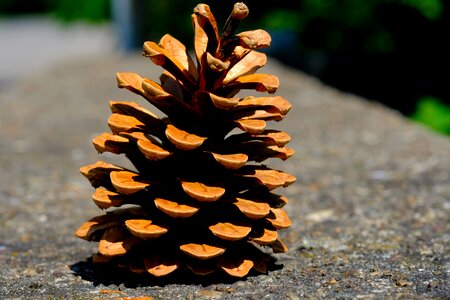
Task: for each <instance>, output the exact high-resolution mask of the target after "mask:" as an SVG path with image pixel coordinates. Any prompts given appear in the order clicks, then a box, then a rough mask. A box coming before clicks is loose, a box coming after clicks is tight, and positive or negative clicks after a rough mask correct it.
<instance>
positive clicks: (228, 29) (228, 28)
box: [222, 2, 249, 40]
mask: <svg viewBox="0 0 450 300" xmlns="http://www.w3.org/2000/svg"><path fill="white" fill-rule="evenodd" d="M248 13H249V10H248V7H247V5H245V4H244V3H243V2H238V3H236V4H235V5H234V7H233V11H232V12H231V14H230V16H229V17H228V19H227V21H226V22H225V25H224V27H223V30H222V40H225V39H228V38H229V37H231V36H233V35H234V33H235V32H236V29H237V27H238V26H239V22H240V21H241V20H242V19H244V18H245V17H247V16H248Z"/></svg>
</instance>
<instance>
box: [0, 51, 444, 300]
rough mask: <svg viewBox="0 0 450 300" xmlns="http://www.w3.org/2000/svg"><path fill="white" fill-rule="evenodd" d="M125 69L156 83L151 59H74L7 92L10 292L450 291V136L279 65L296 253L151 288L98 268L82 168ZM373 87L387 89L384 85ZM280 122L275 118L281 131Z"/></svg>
mask: <svg viewBox="0 0 450 300" xmlns="http://www.w3.org/2000/svg"><path fill="white" fill-rule="evenodd" d="M117 71H134V72H138V73H141V74H143V75H145V76H147V77H150V78H157V77H158V72H159V70H158V68H156V67H154V66H153V65H152V64H151V63H150V62H147V61H146V59H145V58H142V57H140V56H139V55H133V56H130V57H129V56H114V55H113V56H107V57H98V58H93V59H91V60H82V61H76V62H71V63H67V64H65V65H61V66H59V67H57V68H54V69H53V70H51V71H48V72H41V73H39V74H35V75H34V76H32V77H30V78H28V79H26V80H24V81H22V82H21V83H20V84H18V85H17V86H16V87H15V88H14V89H11V90H10V91H9V92H8V93H7V94H6V93H3V94H0V107H1V110H0V128H1V139H0V153H1V155H0V166H1V169H2V172H1V175H0V199H1V206H0V266H2V267H1V268H0V298H2V299H5V298H6V299H8V298H17V297H18V298H22V299H35V298H69V299H91V298H115V297H117V298H120V297H136V296H151V297H152V298H154V299H175V298H179V299H185V298H188V299H237V298H248V299H299V298H303V297H314V298H352V299H353V298H357V297H359V298H377V299H379V298H387V297H392V298H408V299H409V298H429V297H437V298H448V297H450V219H449V216H450V184H449V182H450V141H449V140H448V139H447V138H444V137H440V136H437V135H434V134H432V133H430V132H427V131H426V130H424V129H422V128H419V127H417V126H415V125H413V124H411V123H409V122H408V121H407V120H405V119H404V118H402V117H401V116H400V115H399V114H397V113H395V112H392V111H390V110H388V109H386V108H383V107H381V106H378V105H376V104H373V103H370V102H368V101H365V100H364V99H360V98H358V97H355V96H352V95H348V94H344V93H341V92H338V91H336V90H334V89H331V88H329V87H326V86H324V85H322V84H321V83H319V82H318V81H316V80H314V79H312V78H310V77H308V76H305V75H303V74H301V73H299V72H296V71H293V70H289V69H287V68H285V67H283V66H281V65H279V64H277V63H272V64H270V65H269V66H268V67H266V68H265V72H270V73H274V74H276V75H278V76H279V77H280V81H281V83H282V88H281V89H280V91H279V92H278V94H280V95H283V96H284V97H285V98H287V99H289V100H290V101H291V102H292V104H293V107H294V108H293V109H292V111H291V112H290V113H289V115H288V117H287V119H286V120H285V121H284V122H282V124H279V126H280V127H282V128H284V129H285V130H287V131H288V132H289V133H291V135H292V137H293V141H292V142H291V144H290V145H291V147H293V148H295V149H296V150H297V154H296V156H295V157H294V158H292V159H290V160H289V161H287V162H285V163H281V162H278V161H274V162H273V163H274V165H275V166H276V167H278V168H282V169H284V170H286V171H288V172H291V173H293V174H295V175H296V176H298V177H299V179H300V180H299V182H298V183H297V184H296V185H294V186H291V187H289V188H287V189H286V190H285V194H286V195H287V196H289V197H290V203H289V204H288V206H287V210H288V213H289V215H290V216H291V218H292V219H293V221H294V225H293V226H292V228H290V229H289V230H286V231H284V232H283V235H284V238H285V239H286V240H287V242H288V246H289V248H290V252H289V253H288V254H285V255H280V256H278V260H277V264H278V265H279V266H281V265H283V268H275V269H274V270H272V271H271V272H270V273H269V274H268V275H260V276H253V277H249V278H247V279H246V280H242V281H236V282H229V281H227V282H223V279H221V278H211V279H209V280H207V281H203V282H197V281H195V280H194V281H193V280H192V279H189V278H186V276H183V275H180V276H178V277H177V278H174V279H172V280H169V281H153V280H142V279H139V278H134V277H129V276H125V275H123V274H119V273H115V272H111V271H109V270H106V271H105V270H98V269H95V268H93V266H92V264H91V263H90V261H89V260H88V258H89V257H90V255H92V254H93V253H94V252H95V245H94V244H90V243H87V242H85V241H82V240H78V239H77V238H75V237H74V236H73V231H74V230H75V229H76V228H77V227H78V226H79V225H80V224H81V223H82V222H83V221H84V220H86V219H88V218H90V217H92V216H94V215H96V214H98V213H99V210H98V209H97V208H96V207H95V205H94V204H93V203H92V202H91V201H90V198H91V193H92V188H91V187H90V186H89V184H88V182H87V181H85V179H84V178H82V176H81V175H80V174H79V172H78V168H79V167H80V166H81V165H83V164H86V163H91V162H95V161H96V160H97V159H98V158H99V157H98V155H97V154H96V151H95V150H94V149H93V147H92V146H91V144H90V139H91V138H92V137H93V136H95V135H96V134H98V133H100V132H102V131H105V130H107V123H106V120H107V118H108V115H109V110H108V100H109V99H116V100H131V99H134V97H132V96H131V95H130V93H127V92H124V91H121V90H119V89H117V88H116V87H115V80H114V74H115V72H117ZM374 84H376V83H374ZM277 126H278V124H277Z"/></svg>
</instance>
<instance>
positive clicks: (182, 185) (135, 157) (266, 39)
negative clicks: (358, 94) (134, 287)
mask: <svg viewBox="0 0 450 300" xmlns="http://www.w3.org/2000/svg"><path fill="white" fill-rule="evenodd" d="M247 14H248V8H247V7H246V6H245V4H243V3H237V4H235V6H234V9H233V12H232V14H231V15H230V17H229V18H228V20H227V22H226V24H225V26H224V29H223V32H222V35H221V36H220V35H219V31H218V29H217V24H216V20H215V18H214V16H213V15H212V13H211V11H210V8H209V7H208V6H207V5H205V4H199V5H197V7H196V8H195V9H194V14H193V15H192V21H193V26H194V31H195V56H196V59H197V64H195V63H194V62H193V61H192V59H191V58H190V56H189V54H188V53H187V52H186V48H185V46H184V45H183V44H182V43H180V42H179V41H178V40H176V39H175V38H173V37H172V36H170V35H165V36H164V37H163V38H162V39H161V41H160V42H159V44H156V43H154V42H145V43H144V56H146V57H148V58H150V60H151V61H152V62H153V63H155V64H156V65H159V66H161V67H163V68H164V69H165V71H164V72H163V73H162V75H161V77H160V80H161V83H160V84H159V83H156V82H155V81H152V80H151V79H147V78H142V77H141V76H139V75H137V74H134V73H118V74H117V81H118V85H119V87H120V88H125V89H128V90H130V91H132V92H133V93H136V94H139V95H141V96H142V97H143V98H145V99H146V100H148V101H149V102H150V103H151V104H152V105H154V106H155V107H156V108H158V109H159V110H160V111H161V112H163V113H164V114H165V115H166V116H167V117H166V118H159V117H157V116H156V115H155V114H153V113H152V112H150V111H149V110H147V109H146V108H144V107H142V106H140V105H139V104H137V103H134V102H110V107H111V110H112V115H111V117H110V118H109V120H108V124H109V127H110V128H111V131H112V133H103V134H101V135H100V136H98V137H96V138H95V139H94V140H93V143H94V146H95V148H96V149H97V150H98V151H99V152H100V153H103V152H111V153H115V154H125V155H126V157H127V158H128V159H129V160H130V161H131V162H132V163H133V165H134V166H135V168H136V170H129V169H125V168H122V167H119V166H115V165H112V164H109V163H105V162H101V161H99V162H97V163H95V164H92V165H88V166H85V167H82V168H81V169H80V170H81V173H82V174H83V175H84V176H86V177H87V178H88V179H89V181H90V182H91V184H92V186H94V187H95V188H97V189H96V191H95V192H94V194H93V200H94V202H95V204H97V205H98V206H99V207H100V208H102V209H108V208H112V207H120V206H123V205H127V208H121V209H114V208H113V209H109V210H108V211H107V212H106V214H104V215H101V216H98V217H95V218H93V219H91V220H89V221H88V222H86V223H84V224H83V225H81V227H80V228H79V229H78V230H77V231H76V235H77V236H78V237H80V238H82V239H86V240H89V241H98V242H99V244H98V253H97V254H96V255H94V257H93V259H94V262H98V263H102V262H103V263H104V262H111V263H115V264H117V265H119V266H122V267H126V268H129V269H130V270H131V271H132V272H136V273H140V274H141V273H142V274H148V273H150V274H151V275H154V276H164V275H168V274H170V273H172V272H173V271H175V270H177V269H188V270H191V271H192V272H193V273H194V274H197V275H207V274H210V273H212V272H214V271H216V270H222V271H224V272H225V273H226V274H228V275H231V276H234V277H243V276H245V275H247V274H248V272H249V271H250V270H251V269H252V268H253V269H255V270H256V271H257V272H262V273H265V272H267V265H266V263H267V259H266V257H265V256H264V255H263V252H261V250H260V249H259V247H258V245H262V246H269V247H271V248H272V249H273V252H286V251H287V248H286V246H285V245H284V244H283V243H282V242H281V241H280V239H279V238H278V233H277V230H278V229H283V228H287V227H289V226H290V225H291V221H290V220H289V217H288V216H287V214H286V213H285V212H284V211H283V209H282V208H281V207H282V206H284V205H285V204H286V203H287V199H286V198H285V197H283V196H280V195H276V194H274V193H272V192H271V191H272V190H273V189H276V188H278V187H281V186H284V187H285V186H287V185H289V184H291V183H293V182H294V181H295V177H294V176H292V175H289V174H286V173H284V172H281V171H277V170H273V169H271V168H269V167H267V166H265V165H263V164H261V162H262V161H264V160H266V159H268V158H272V157H278V158H281V159H282V160H286V159H287V158H289V157H290V156H291V155H293V153H294V151H293V150H292V149H289V148H287V147H285V145H286V144H287V143H288V142H289V140H290V137H289V135H288V134H287V133H285V132H281V131H277V130H268V129H266V122H267V121H270V120H275V121H280V120H282V119H283V118H284V116H285V115H286V113H287V112H288V111H289V109H290V108H291V106H290V104H289V102H288V101H286V100H285V99H283V98H282V97H280V96H270V97H243V98H239V97H236V94H237V93H238V92H239V91H240V90H241V89H254V90H256V91H258V92H268V93H274V92H275V91H276V90H277V88H278V85H279V82H278V78H277V77H275V76H273V75H269V74H254V73H255V72H256V71H257V69H259V68H260V67H262V66H264V65H265V63H266V55H265V54H263V53H260V52H257V51H255V50H256V49H260V48H264V47H268V46H269V44H270V41H271V38H270V36H269V34H268V33H267V32H265V31H264V30H254V31H246V32H241V33H239V34H234V32H235V30H236V27H237V25H238V24H239V21H240V20H241V19H243V18H245V17H246V16H247ZM236 128H237V130H234V129H236ZM239 130H240V132H239ZM249 162H253V163H249ZM130 204H131V206H130Z"/></svg>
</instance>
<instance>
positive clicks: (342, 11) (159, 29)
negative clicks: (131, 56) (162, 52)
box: [0, 0, 450, 135]
mask: <svg viewBox="0 0 450 300" xmlns="http://www.w3.org/2000/svg"><path fill="white" fill-rule="evenodd" d="M203 2H204V3H207V4H208V5H210V6H211V8H212V10H213V12H214V13H215V15H216V17H217V19H218V22H219V24H223V23H224V21H225V20H226V18H227V16H228V14H229V12H230V10H231V8H232V6H233V4H234V2H235V1H231V0H221V1H203ZM244 2H245V3H246V4H247V5H248V6H249V8H250V11H251V14H250V17H249V18H248V19H247V20H245V21H244V22H242V26H241V30H246V29H256V28H263V29H266V30H267V31H269V32H270V33H271V35H272V39H273V43H272V47H271V48H270V49H269V50H268V51H267V52H268V54H270V55H272V56H274V57H276V58H278V59H279V60H281V61H282V62H284V63H286V64H288V65H289V66H293V67H297V68H299V69H301V70H303V71H305V72H307V73H309V74H311V75H313V76H316V77H318V78H319V79H320V80H322V81H323V82H325V83H327V84H330V85H332V86H335V87H337V88H338V89H341V90H344V91H347V92H351V93H355V94H358V95H361V96H364V97H366V98H368V99H374V100H376V101H379V102H382V103H383V104H385V105H387V106H389V107H392V108H393V109H396V110H398V111H400V112H401V113H403V114H405V115H406V116H408V117H411V118H412V119H414V120H417V121H419V122H422V123H424V124H426V125H428V126H429V127H431V128H433V129H435V130H436V131H438V132H441V133H444V134H447V135H450V88H449V87H450V85H449V78H450V77H449V75H448V72H449V69H450V59H449V54H450V42H449V38H450V1H448V0H291V1H267V0H258V1H256V0H247V1H244ZM196 3H198V2H196V1H185V0H165V1H161V0H77V1H73V0H27V1H26V2H23V1H16V0H0V19H2V18H3V19H5V18H11V17H14V16H23V15H30V14H47V15H49V16H51V17H53V18H55V19H57V20H60V21H62V22H65V23H68V24H70V23H71V22H75V21H80V20H83V21H88V22H109V21H111V20H113V21H114V23H115V24H116V28H117V33H118V35H119V36H121V37H122V38H121V41H122V48H124V49H132V48H134V47H141V45H142V42H143V41H144V40H149V39H151V40H158V39H159V38H160V37H161V36H162V35H163V34H165V33H170V34H172V35H173V36H175V37H177V38H178V39H180V40H181V41H182V42H184V43H185V44H186V45H188V46H191V45H192V26H191V20H190V17H189V15H190V13H191V11H192V8H193V7H194V6H195V5H196ZM119 25H120V26H119Z"/></svg>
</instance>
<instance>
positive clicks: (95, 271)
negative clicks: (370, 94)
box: [70, 256, 283, 288]
mask: <svg viewBox="0 0 450 300" xmlns="http://www.w3.org/2000/svg"><path fill="white" fill-rule="evenodd" d="M282 268H283V265H281V264H276V259H275V258H273V257H272V256H270V261H269V263H268V264H267V269H268V272H271V271H275V270H279V269H282ZM70 269H71V270H72V271H73V273H74V275H75V276H79V277H81V278H82V279H83V280H87V281H90V282H92V284H93V285H94V286H98V285H104V286H109V285H121V284H123V285H124V286H125V287H127V288H136V287H143V286H159V287H164V286H166V285H169V284H184V285H202V286H204V287H205V286H209V285H211V284H218V283H225V284H232V283H234V282H237V281H241V280H242V279H243V278H234V277H230V276H226V274H224V273H221V272H215V273H213V274H210V275H208V276H203V277H202V276H197V275H194V274H193V273H192V272H190V271H188V270H183V269H182V270H179V271H177V272H174V273H173V275H172V274H171V275H169V276H165V277H161V278H157V277H153V276H151V275H148V276H147V275H139V274H135V273H132V272H130V271H128V270H126V269H120V268H117V267H115V266H112V265H108V264H95V263H93V261H92V257H89V258H87V259H86V260H85V261H79V262H77V263H75V264H73V265H71V266H70ZM258 275H261V274H260V273H257V272H255V271H254V270H252V271H251V272H250V273H249V275H247V276H246V277H253V276H258Z"/></svg>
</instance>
